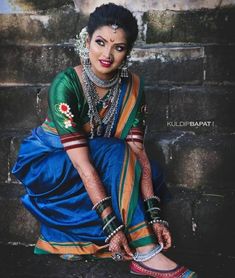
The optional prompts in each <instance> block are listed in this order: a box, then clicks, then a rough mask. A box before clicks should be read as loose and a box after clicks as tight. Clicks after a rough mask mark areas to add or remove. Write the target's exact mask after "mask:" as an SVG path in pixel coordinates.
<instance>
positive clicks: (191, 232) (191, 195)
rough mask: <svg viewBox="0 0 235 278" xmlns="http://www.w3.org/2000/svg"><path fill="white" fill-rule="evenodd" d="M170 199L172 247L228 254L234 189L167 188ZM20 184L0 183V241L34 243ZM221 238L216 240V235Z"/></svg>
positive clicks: (166, 210) (35, 227)
mask: <svg viewBox="0 0 235 278" xmlns="http://www.w3.org/2000/svg"><path fill="white" fill-rule="evenodd" d="M170 191H171V193H172V200H171V201H170V202H168V203H167V204H164V205H163V217H164V218H165V219H167V220H168V222H169V223H170V229H171V232H172V236H173V239H174V244H173V245H174V247H176V248H177V249H179V250H180V249H185V250H190V251H191V252H202V253H211V254H217V253H220V254H230V255H231V256H232V255H233V256H234V250H231V246H232V245H234V244H235V240H234V237H233V234H234V232H235V230H234V227H233V226H231V222H230V220H231V219H233V217H234V216H235V215H234V214H235V210H234V209H235V202H234V197H235V191H234V189H233V190H227V191H225V190H221V191H216V190H214V191H213V192H210V191H206V190H205V191H201V192H199V191H194V190H190V189H181V188H170ZM22 194H23V189H22V186H21V185H17V184H8V185H7V184H1V185H0V200H1V202H0V209H1V212H2V213H1V215H0V223H2V224H1V225H0V242H2V243H8V242H13V243H14V242H15V243H17V242H18V243H20V244H33V243H35V242H36V240H37V238H38V236H39V224H38V222H37V221H36V220H35V219H34V217H33V216H32V215H31V214H30V213H29V212H28V211H27V210H26V209H25V208H24V207H23V205H22V204H21V202H20V196H21V195H22ZM220 237H221V238H223V241H222V240H221V241H218V238H220Z"/></svg>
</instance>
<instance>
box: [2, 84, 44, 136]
mask: <svg viewBox="0 0 235 278" xmlns="http://www.w3.org/2000/svg"><path fill="white" fill-rule="evenodd" d="M39 94H40V87H38V88H37V87H30V86H28V87H24V86H22V87H21V86H19V87H0V100H1V101H0V109H1V111H3V113H2V117H1V119H0V125H1V129H6V130H16V129H20V130H21V131H23V130H29V129H31V128H33V127H35V126H37V125H38V124H40V118H39V115H40V108H39V105H42V102H40V97H39V96H38V95H39Z"/></svg>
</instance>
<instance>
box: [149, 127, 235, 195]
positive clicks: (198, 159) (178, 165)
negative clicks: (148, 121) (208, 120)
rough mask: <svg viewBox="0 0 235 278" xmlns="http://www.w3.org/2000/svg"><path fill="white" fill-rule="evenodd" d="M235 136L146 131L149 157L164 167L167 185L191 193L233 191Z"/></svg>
mask: <svg viewBox="0 0 235 278" xmlns="http://www.w3.org/2000/svg"><path fill="white" fill-rule="evenodd" d="M234 139H235V134H234V133H232V134H230V135H229V134H217V135H213V134H207V135H205V134H204V135H196V134H194V133H193V132H180V131H174V132H171V133H165V134H164V133H156V132H151V133H150V132H149V133H147V136H146V141H145V146H146V149H147V151H148V153H149V156H150V158H153V159H156V160H158V161H160V164H162V165H164V168H165V172H166V177H167V182H168V183H170V184H172V186H173V187H174V186H179V187H181V188H186V189H187V188H189V189H192V190H196V191H197V190H212V191H213V190H216V189H220V190H221V189H224V190H226V189H230V190H232V189H233V188H234V178H233V171H234V165H235V158H234V157H235V140H234Z"/></svg>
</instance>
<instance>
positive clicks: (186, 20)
mask: <svg viewBox="0 0 235 278" xmlns="http://www.w3.org/2000/svg"><path fill="white" fill-rule="evenodd" d="M234 15H235V7H224V8H220V9H203V10H195V11H178V12H177V11H169V10H166V11H157V10H150V11H147V12H146V13H145V14H144V18H143V19H144V23H145V24H147V33H146V42H147V43H158V42H163V43H167V42H196V43H215V42H216V43H227V42H230V43H233V42H235V36H234V32H233V27H232V26H233V25H234V24H235V16H234Z"/></svg>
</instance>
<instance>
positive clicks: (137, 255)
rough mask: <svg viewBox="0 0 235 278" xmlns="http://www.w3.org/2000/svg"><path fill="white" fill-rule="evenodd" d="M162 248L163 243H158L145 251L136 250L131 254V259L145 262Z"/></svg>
mask: <svg viewBox="0 0 235 278" xmlns="http://www.w3.org/2000/svg"><path fill="white" fill-rule="evenodd" d="M162 249H163V244H162V243H160V244H158V245H157V246H156V247H154V248H153V249H152V250H150V251H149V252H147V253H139V252H136V253H135V254H134V256H133V260H134V261H136V262H145V261H148V260H150V259H151V258H153V257H154V256H155V255H157V254H158V253H160V252H161V251H162Z"/></svg>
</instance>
